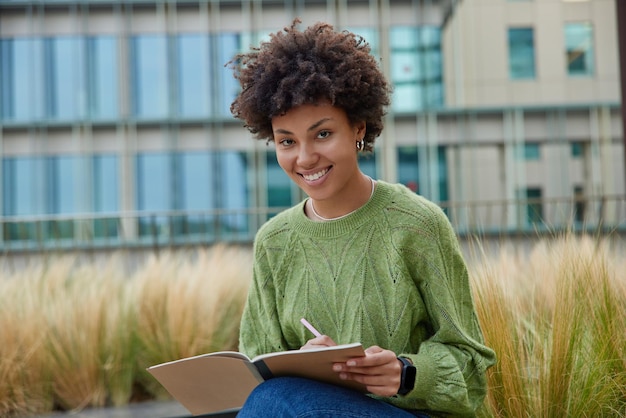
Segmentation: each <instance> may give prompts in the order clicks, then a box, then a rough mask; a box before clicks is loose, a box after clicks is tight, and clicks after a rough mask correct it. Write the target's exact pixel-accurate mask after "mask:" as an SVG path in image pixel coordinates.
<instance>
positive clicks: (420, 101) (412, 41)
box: [390, 26, 443, 112]
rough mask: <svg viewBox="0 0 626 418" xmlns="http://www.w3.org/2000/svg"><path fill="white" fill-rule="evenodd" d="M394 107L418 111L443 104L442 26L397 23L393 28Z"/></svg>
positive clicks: (392, 73)
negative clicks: (403, 25)
mask: <svg viewBox="0 0 626 418" xmlns="http://www.w3.org/2000/svg"><path fill="white" fill-rule="evenodd" d="M390 43H391V82H392V83H393V85H394V98H393V100H392V106H393V109H394V110H395V111H397V112H415V111H419V110H423V109H425V108H432V107H440V106H442V105H443V81H442V80H443V77H442V56H441V30H440V29H439V28H437V27H430V26H424V27H408V26H405V27H395V28H392V29H391V31H390Z"/></svg>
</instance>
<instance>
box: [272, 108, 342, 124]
mask: <svg viewBox="0 0 626 418" xmlns="http://www.w3.org/2000/svg"><path fill="white" fill-rule="evenodd" d="M327 120H328V121H333V122H338V123H348V117H347V115H346V112H345V111H344V110H343V109H342V108H339V107H336V106H333V105H331V104H329V103H318V104H303V105H299V106H295V107H292V108H291V109H289V110H288V111H287V112H285V113H284V114H282V115H279V116H275V117H273V118H272V129H274V130H277V129H287V128H295V127H297V128H299V129H308V128H309V127H310V126H313V125H314V124H317V123H319V122H324V121H327Z"/></svg>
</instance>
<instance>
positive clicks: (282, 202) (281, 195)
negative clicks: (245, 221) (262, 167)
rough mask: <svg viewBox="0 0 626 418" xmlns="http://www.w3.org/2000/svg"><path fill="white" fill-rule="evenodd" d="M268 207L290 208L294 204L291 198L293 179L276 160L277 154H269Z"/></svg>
mask: <svg viewBox="0 0 626 418" xmlns="http://www.w3.org/2000/svg"><path fill="white" fill-rule="evenodd" d="M265 160H266V167H267V206H268V207H270V208H272V207H288V206H291V205H293V204H294V199H292V197H291V187H292V186H291V185H292V183H291V179H290V178H289V176H288V175H287V174H286V173H285V172H284V171H283V169H282V168H281V167H280V166H279V165H278V161H277V160H276V152H274V151H271V152H269V151H268V152H267V154H266V157H265Z"/></svg>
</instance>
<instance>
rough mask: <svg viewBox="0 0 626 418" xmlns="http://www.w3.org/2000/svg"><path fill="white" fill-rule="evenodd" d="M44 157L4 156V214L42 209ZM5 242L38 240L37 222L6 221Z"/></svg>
mask: <svg viewBox="0 0 626 418" xmlns="http://www.w3.org/2000/svg"><path fill="white" fill-rule="evenodd" d="M42 171H43V164H42V160H41V158H36V157H25V158H5V159H3V161H2V203H3V207H2V211H3V215H4V216H7V217H11V216H28V215H38V214H41V213H42V212H43V209H42V206H43V202H42V201H41V199H40V198H39V196H40V195H39V193H37V190H40V188H39V187H37V186H39V185H40V179H41V178H42V177H43V173H42ZM3 232H4V234H3V239H4V240H5V241H15V240H17V241H38V236H39V233H38V228H37V224H36V223H35V222H5V223H4V230H3Z"/></svg>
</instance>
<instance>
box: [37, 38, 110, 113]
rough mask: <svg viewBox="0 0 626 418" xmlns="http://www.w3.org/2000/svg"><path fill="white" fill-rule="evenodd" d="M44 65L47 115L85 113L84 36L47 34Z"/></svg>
mask: <svg viewBox="0 0 626 418" xmlns="http://www.w3.org/2000/svg"><path fill="white" fill-rule="evenodd" d="M44 68H45V69H46V71H45V92H46V94H45V97H46V101H45V103H46V116H47V117H48V118H49V119H52V120H61V121H72V120H76V119H79V118H82V117H84V116H85V107H86V103H85V99H86V97H87V95H86V91H85V88H86V86H85V76H84V74H85V73H84V71H83V70H84V68H85V57H84V42H83V39H82V38H76V37H55V38H46V39H45V40H44ZM109 71H110V70H109Z"/></svg>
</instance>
